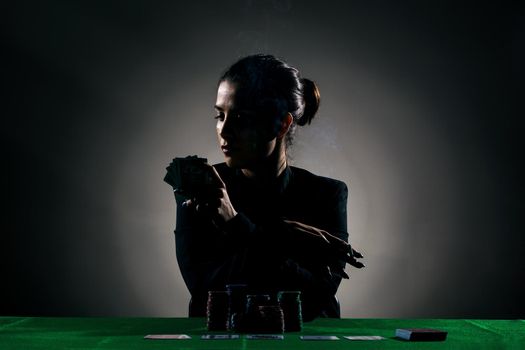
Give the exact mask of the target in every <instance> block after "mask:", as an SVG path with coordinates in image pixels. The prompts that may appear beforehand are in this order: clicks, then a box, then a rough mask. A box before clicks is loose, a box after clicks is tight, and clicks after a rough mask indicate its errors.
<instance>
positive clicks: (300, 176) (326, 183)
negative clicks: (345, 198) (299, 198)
mask: <svg viewBox="0 0 525 350" xmlns="http://www.w3.org/2000/svg"><path fill="white" fill-rule="evenodd" d="M290 170H291V174H292V178H293V182H294V183H295V184H296V185H298V186H300V187H303V186H307V187H309V188H311V189H317V190H319V191H323V192H325V191H326V192H332V191H335V192H348V187H347V185H346V183H344V182H343V181H341V180H337V179H333V178H330V177H326V176H322V175H316V174H314V173H312V172H310V171H308V170H306V169H302V168H298V167H294V166H290Z"/></svg>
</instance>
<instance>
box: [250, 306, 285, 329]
mask: <svg viewBox="0 0 525 350" xmlns="http://www.w3.org/2000/svg"><path fill="white" fill-rule="evenodd" d="M257 308H258V311H259V313H258V325H257V329H256V331H257V332H259V333H283V332H284V316H283V309H281V307H280V306H278V305H263V306H258V307H257Z"/></svg>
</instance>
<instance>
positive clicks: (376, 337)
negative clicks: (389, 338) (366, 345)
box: [343, 335, 385, 340]
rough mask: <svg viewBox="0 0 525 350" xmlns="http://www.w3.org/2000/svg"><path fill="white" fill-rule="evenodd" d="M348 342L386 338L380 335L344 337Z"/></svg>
mask: <svg viewBox="0 0 525 350" xmlns="http://www.w3.org/2000/svg"><path fill="white" fill-rule="evenodd" d="M343 338H345V339H348V340H383V339H385V338H384V337H382V336H380V335H347V336H345V337H343Z"/></svg>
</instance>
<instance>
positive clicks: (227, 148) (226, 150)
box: [221, 145, 237, 155]
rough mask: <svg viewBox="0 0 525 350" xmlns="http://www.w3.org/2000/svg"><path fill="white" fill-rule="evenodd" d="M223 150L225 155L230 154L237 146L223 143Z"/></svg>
mask: <svg viewBox="0 0 525 350" xmlns="http://www.w3.org/2000/svg"><path fill="white" fill-rule="evenodd" d="M221 150H222V152H223V153H224V154H225V155H229V154H231V153H233V152H235V151H236V150H237V147H233V146H231V145H222V146H221Z"/></svg>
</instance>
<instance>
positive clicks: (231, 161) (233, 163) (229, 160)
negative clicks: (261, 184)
mask: <svg viewBox="0 0 525 350" xmlns="http://www.w3.org/2000/svg"><path fill="white" fill-rule="evenodd" d="M224 162H225V163H226V165H227V166H229V167H230V168H239V169H240V168H242V162H241V161H239V159H236V158H234V157H228V156H225V157H224Z"/></svg>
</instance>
